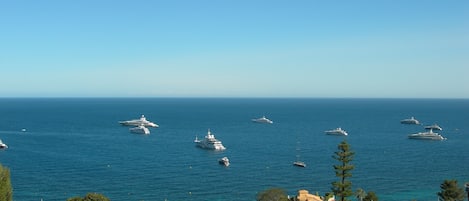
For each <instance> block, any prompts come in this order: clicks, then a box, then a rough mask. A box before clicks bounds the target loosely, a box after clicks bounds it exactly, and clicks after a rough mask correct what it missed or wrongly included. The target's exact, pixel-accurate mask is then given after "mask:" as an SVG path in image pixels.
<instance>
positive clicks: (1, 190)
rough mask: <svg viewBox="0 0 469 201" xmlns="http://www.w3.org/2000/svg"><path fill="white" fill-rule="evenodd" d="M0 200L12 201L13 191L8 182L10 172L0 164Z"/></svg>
mask: <svg viewBox="0 0 469 201" xmlns="http://www.w3.org/2000/svg"><path fill="white" fill-rule="evenodd" d="M0 200H2V201H12V200H13V189H12V187H11V181H10V170H9V169H8V168H6V167H3V166H2V164H0Z"/></svg>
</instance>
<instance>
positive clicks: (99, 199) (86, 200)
mask: <svg viewBox="0 0 469 201" xmlns="http://www.w3.org/2000/svg"><path fill="white" fill-rule="evenodd" d="M67 201H110V199H109V198H107V197H106V196H104V195H102V194H99V193H88V194H86V195H85V197H83V198H81V197H72V198H68V199H67Z"/></svg>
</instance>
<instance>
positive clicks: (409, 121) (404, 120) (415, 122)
mask: <svg viewBox="0 0 469 201" xmlns="http://www.w3.org/2000/svg"><path fill="white" fill-rule="evenodd" d="M401 124H420V122H419V121H418V120H417V119H415V118H414V117H411V118H410V119H403V120H401Z"/></svg>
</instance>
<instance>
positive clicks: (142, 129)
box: [129, 125, 150, 135]
mask: <svg viewBox="0 0 469 201" xmlns="http://www.w3.org/2000/svg"><path fill="white" fill-rule="evenodd" d="M129 130H130V132H131V133H136V134H145V135H148V134H150V129H148V128H147V127H145V126H143V125H139V126H136V127H133V128H129Z"/></svg>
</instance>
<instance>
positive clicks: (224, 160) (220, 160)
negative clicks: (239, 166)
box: [218, 156, 230, 167]
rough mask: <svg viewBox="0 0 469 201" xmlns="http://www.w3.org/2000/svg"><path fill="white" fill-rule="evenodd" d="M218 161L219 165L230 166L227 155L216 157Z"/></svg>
mask: <svg viewBox="0 0 469 201" xmlns="http://www.w3.org/2000/svg"><path fill="white" fill-rule="evenodd" d="M218 163H219V164H220V165H224V166H225V167H228V166H230V159H228V157H226V156H225V157H223V158H220V159H218Z"/></svg>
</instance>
